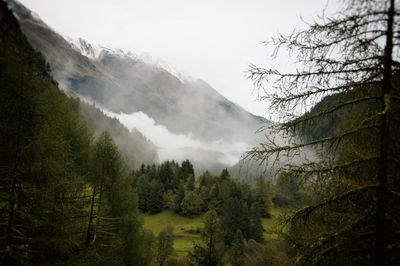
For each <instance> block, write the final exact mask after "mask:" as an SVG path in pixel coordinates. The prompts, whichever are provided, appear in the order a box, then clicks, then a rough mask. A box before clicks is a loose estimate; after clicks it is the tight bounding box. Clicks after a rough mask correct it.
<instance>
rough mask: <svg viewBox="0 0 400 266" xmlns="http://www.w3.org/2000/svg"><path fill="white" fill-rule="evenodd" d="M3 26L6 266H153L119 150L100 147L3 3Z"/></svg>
mask: <svg viewBox="0 0 400 266" xmlns="http://www.w3.org/2000/svg"><path fill="white" fill-rule="evenodd" d="M0 22H1V23H0V25H1V26H0V35H1V38H0V69H1V71H0V175H1V179H0V187H1V189H0V210H1V216H0V235H1V236H0V251H1V252H0V259H1V261H2V264H4V265H87V264H89V265H93V264H107V265H120V264H122V265H148V264H149V263H150V260H151V258H150V259H149V257H150V256H151V254H149V253H148V252H147V250H146V249H144V248H143V247H142V245H144V244H146V245H147V244H151V242H152V239H151V237H150V236H149V234H146V233H145V232H142V230H141V228H140V226H141V223H140V220H139V216H138V211H137V197H136V194H135V193H134V191H133V189H132V186H131V181H130V180H129V179H128V175H127V171H126V166H125V164H124V162H123V160H122V158H121V156H120V154H119V151H118V149H117V147H116V146H115V144H114V142H113V140H112V139H111V137H110V136H109V134H107V133H104V134H102V135H101V136H100V137H99V139H98V140H97V142H96V144H95V145H92V143H91V142H92V136H91V134H90V133H89V130H88V129H87V128H86V126H84V125H83V124H82V123H81V122H80V119H79V114H78V113H77V112H75V111H74V107H73V102H74V101H71V100H70V99H68V98H67V97H66V96H65V95H64V94H63V93H62V92H61V91H59V90H58V88H57V84H56V82H55V81H54V80H53V79H52V78H51V76H50V74H49V67H48V65H47V64H46V63H45V61H44V59H43V57H42V56H41V55H40V54H39V53H37V52H35V51H34V50H33V49H32V48H31V46H30V45H29V44H28V43H27V41H26V39H25V37H24V36H23V34H22V33H21V32H20V30H19V26H18V23H17V21H16V20H15V18H14V17H13V15H12V14H11V12H10V11H9V10H8V9H7V7H6V5H5V4H4V2H3V1H1V2H0ZM106 246H107V247H106ZM97 255H99V256H97Z"/></svg>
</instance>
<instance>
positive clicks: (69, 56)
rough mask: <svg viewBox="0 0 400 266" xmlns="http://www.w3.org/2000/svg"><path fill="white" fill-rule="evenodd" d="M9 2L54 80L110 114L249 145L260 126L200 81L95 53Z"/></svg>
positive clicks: (115, 54)
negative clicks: (139, 114)
mask: <svg viewBox="0 0 400 266" xmlns="http://www.w3.org/2000/svg"><path fill="white" fill-rule="evenodd" d="M7 2H8V3H9V5H10V7H11V8H12V10H13V11H14V12H15V14H16V15H17V17H18V18H19V20H20V23H21V27H22V30H23V31H24V33H25V34H26V36H27V37H28V39H29V41H30V42H31V44H32V45H33V46H34V47H35V48H36V49H38V50H39V51H41V52H42V53H43V54H44V55H45V57H46V59H47V60H48V62H49V63H50V66H51V68H52V71H53V73H54V76H55V79H56V80H58V81H59V82H60V83H61V84H62V85H64V86H65V87H68V88H71V89H72V90H73V91H75V92H77V93H78V94H80V95H83V96H86V97H89V98H91V99H93V100H94V101H96V102H97V103H99V104H101V105H102V106H104V107H106V108H107V109H109V110H111V111H113V112H117V113H118V112H123V113H127V114H130V113H134V112H138V111H142V112H144V113H146V114H147V115H149V116H150V117H152V118H153V119H154V120H155V121H156V122H157V123H158V124H162V125H165V126H166V127H167V128H168V129H169V130H170V131H171V132H174V133H176V134H189V133H191V134H193V136H194V137H195V138H198V139H203V140H218V139H221V138H223V139H225V140H229V141H246V142H252V140H253V137H254V132H255V131H256V130H257V129H258V128H259V127H260V121H262V120H263V119H262V118H260V117H256V116H254V115H252V114H250V113H248V112H246V111H245V110H244V109H242V108H241V107H239V106H238V105H236V104H234V103H232V102H230V101H229V100H227V99H226V98H224V97H223V96H222V95H220V94H219V93H218V92H216V91H215V90H214V89H213V88H212V87H211V86H210V85H208V84H207V83H206V82H204V81H201V80H194V79H182V78H181V77H177V76H174V75H173V74H171V73H170V72H173V71H171V69H165V68H163V67H160V66H159V65H157V64H150V63H149V62H145V61H146V60H144V59H143V58H139V57H137V56H135V55H134V54H132V53H125V52H123V51H121V50H118V49H109V48H104V47H103V48H102V49H100V50H99V49H97V50H96V49H94V46H93V45H91V44H89V43H88V42H86V41H84V40H78V41H71V40H69V41H70V42H71V43H69V42H68V41H67V40H65V39H64V38H63V37H62V36H60V35H59V34H57V33H56V32H54V31H53V30H52V29H50V28H49V27H48V26H47V25H46V24H45V23H44V22H43V21H41V20H40V19H38V18H35V17H34V16H32V14H31V12H30V11H29V10H28V9H26V8H25V7H24V6H22V5H21V4H19V3H17V2H15V1H13V0H8V1H7ZM168 70H169V71H170V72H169V71H168Z"/></svg>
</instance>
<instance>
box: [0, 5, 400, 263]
mask: <svg viewBox="0 0 400 266" xmlns="http://www.w3.org/2000/svg"><path fill="white" fill-rule="evenodd" d="M343 6H344V9H343V10H342V11H341V13H340V14H338V16H337V17H334V18H325V17H321V19H320V20H317V21H316V22H315V23H311V24H309V25H308V28H307V29H305V30H298V31H294V32H293V33H291V34H290V35H287V36H285V35H280V36H279V37H278V38H276V39H273V41H272V43H273V45H274V47H276V49H277V50H279V49H281V50H285V51H288V52H290V53H291V55H292V56H295V57H296V58H297V60H298V61H299V62H301V63H303V68H302V69H298V70H297V72H294V73H285V72H281V71H280V70H279V69H274V68H271V69H270V68H262V67H258V66H251V67H250V69H249V71H248V76H249V79H251V80H252V81H254V84H255V86H256V89H258V90H259V91H260V93H262V92H264V93H266V95H264V96H262V94H260V95H261V96H260V98H261V99H268V100H269V101H270V102H271V111H274V112H276V113H278V114H280V115H279V117H280V118H281V120H280V121H279V122H276V123H271V124H270V126H269V127H268V130H269V131H268V134H270V136H273V135H275V136H284V137H285V138H282V139H286V140H287V141H285V142H284V143H282V141H280V140H278V139H275V138H268V137H267V136H266V137H267V138H266V140H265V141H263V142H262V143H260V144H259V145H258V146H256V147H254V148H252V149H250V150H249V151H248V152H247V153H246V154H245V155H244V162H246V160H252V161H254V162H256V165H258V166H259V167H268V166H270V165H271V164H272V165H273V169H274V170H271V171H270V172H268V176H267V175H266V174H265V175H264V174H263V172H260V171H256V173H257V177H256V178H254V175H253V177H252V178H251V180H250V179H249V180H247V181H248V182H246V178H245V177H238V176H236V175H235V176H234V175H232V174H231V173H230V172H231V171H230V169H229V168H226V169H224V170H222V171H221V172H219V173H215V172H211V171H205V172H202V173H195V165H194V163H193V162H192V161H191V160H189V159H187V160H182V161H175V160H166V161H162V162H159V161H158V157H157V147H156V146H155V145H154V144H152V143H151V142H150V141H149V140H147V139H146V138H145V136H143V135H142V134H141V133H140V132H139V131H138V130H131V131H129V130H128V129H126V128H124V127H123V126H122V125H121V123H120V122H119V121H118V120H117V119H115V118H114V119H112V118H109V117H107V116H106V114H104V113H103V112H102V111H101V110H99V109H96V107H95V106H94V105H90V104H88V103H86V102H85V101H81V100H80V99H79V97H73V96H71V95H70V94H68V93H67V94H68V95H67V94H66V93H65V91H63V90H61V89H60V86H59V83H58V81H56V80H55V79H54V77H53V75H52V71H51V69H52V68H51V66H50V65H49V64H48V63H47V62H46V59H45V56H44V55H43V54H42V53H41V52H39V51H38V50H36V49H34V48H33V47H32V46H31V44H30V42H29V41H28V39H27V37H26V36H25V35H24V33H23V31H22V30H21V27H20V23H19V20H18V19H17V18H16V16H15V14H14V13H13V12H12V11H10V9H9V8H8V5H7V3H6V2H4V1H0V35H1V36H0V213H1V215H0V260H1V264H2V265H209V266H211V265H398V264H399V262H400V255H399V254H400V208H399V206H400V205H399V204H400V152H399V151H400V141H399V136H400V125H399V124H400V107H399V106H400V104H399V101H400V87H399V86H400V79H399V78H398V75H399V71H400V61H398V60H400V58H399V52H400V49H399V48H400V42H399V40H400V8H399V7H400V3H398V1H395V0H374V1H364V0H351V1H350V0H349V1H343ZM268 86H270V87H271V88H273V89H272V90H266V89H265V88H266V87H268ZM299 108H300V109H301V108H303V109H302V110H303V112H302V113H301V114H300V115H297V116H296V115H295V114H294V113H295V112H296V111H297V110H298V109H299ZM235 130H240V129H235ZM302 154H308V155H309V154H312V159H310V158H308V159H302V158H303V157H302ZM252 167H254V165H253V166H252ZM251 169H252V168H250V170H251ZM271 169H272V168H271ZM271 173H273V176H274V177H273V178H270V177H269V175H270V174H271ZM239 180H240V181H239ZM160 217H164V218H160ZM165 217H166V218H165ZM157 219H161V220H157ZM187 224H195V225H194V226H188V225H187ZM188 236H190V238H188Z"/></svg>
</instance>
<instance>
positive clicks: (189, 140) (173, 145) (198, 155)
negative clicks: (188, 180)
mask: <svg viewBox="0 0 400 266" xmlns="http://www.w3.org/2000/svg"><path fill="white" fill-rule="evenodd" d="M105 113H106V114H107V115H108V116H111V117H115V118H117V119H118V120H119V121H120V122H121V123H122V124H124V125H125V126H126V127H127V128H128V129H130V130H131V129H132V128H136V129H137V130H138V131H140V132H141V133H142V134H143V135H144V136H146V137H147V138H148V139H149V140H150V141H152V142H153V143H154V144H155V145H156V146H157V147H158V149H159V150H158V151H159V154H158V155H159V158H160V160H161V161H164V160H172V159H173V160H177V161H180V160H184V159H191V160H199V161H203V160H204V152H205V151H209V152H210V156H212V155H215V154H218V156H216V160H218V162H219V163H222V164H226V165H233V164H235V163H237V162H238V161H239V159H240V156H241V155H242V153H243V152H245V151H246V150H247V149H248V148H249V144H247V143H244V142H229V141H226V140H224V139H219V140H216V141H201V140H198V139H195V138H194V137H193V135H192V134H191V133H189V134H187V135H185V134H174V133H172V132H171V131H169V130H168V128H167V127H165V126H163V125H158V124H156V122H155V121H154V119H153V118H151V117H149V116H148V115H147V114H145V113H143V112H135V113H132V114H125V113H114V112H111V111H107V110H105ZM212 157H215V156H212Z"/></svg>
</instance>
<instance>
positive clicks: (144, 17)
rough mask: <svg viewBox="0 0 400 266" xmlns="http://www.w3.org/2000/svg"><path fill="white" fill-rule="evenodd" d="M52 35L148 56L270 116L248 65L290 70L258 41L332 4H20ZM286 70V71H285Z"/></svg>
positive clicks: (87, 0)
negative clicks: (53, 32)
mask: <svg viewBox="0 0 400 266" xmlns="http://www.w3.org/2000/svg"><path fill="white" fill-rule="evenodd" d="M20 1H21V2H22V3H23V4H25V5H26V6H27V7H28V8H30V9H31V10H33V11H34V12H36V13H37V14H38V15H39V16H40V17H41V18H42V20H43V21H44V22H46V23H47V24H48V25H49V26H50V27H52V28H53V29H54V30H56V31H57V32H59V33H61V34H63V35H68V36H70V37H73V38H78V37H82V38H84V39H86V40H88V41H89V42H91V43H93V44H100V45H104V46H109V47H113V48H122V49H124V50H127V51H132V52H135V53H137V54H141V53H145V52H148V53H150V54H151V55H152V56H153V57H160V58H162V59H164V60H165V61H166V62H168V63H169V64H170V65H172V66H173V67H175V68H176V69H177V70H178V71H180V72H182V73H184V74H186V75H190V76H192V77H194V78H201V79H203V80H205V81H206V82H208V83H209V84H210V85H211V86H213V87H214V88H215V89H216V90H218V91H219V92H220V93H221V94H222V95H224V96H225V97H227V98H228V99H230V100H232V101H233V102H235V103H238V104H239V105H241V106H242V107H244V108H245V109H246V110H248V111H250V112H252V113H254V114H257V115H262V116H266V117H268V112H267V110H266V104H265V103H260V102H257V101H255V94H252V91H253V85H252V82H251V81H249V80H247V79H246V77H245V71H246V70H247V69H248V66H249V64H251V63H253V64H256V65H258V66H264V67H269V66H272V64H275V65H276V64H278V65H279V66H280V67H288V63H287V62H286V60H285V59H281V60H278V61H277V60H275V62H273V61H272V60H271V58H270V54H271V49H270V48H268V47H265V46H263V45H262V44H261V42H262V41H265V40H269V39H270V38H271V37H274V36H276V35H277V34H278V33H279V32H281V33H290V32H291V31H292V30H293V29H294V28H301V27H304V23H303V22H301V19H300V16H302V17H303V18H305V19H306V20H307V21H311V20H312V18H316V17H317V16H318V15H320V14H321V12H322V10H323V9H324V8H325V7H328V9H329V10H333V9H334V8H335V5H336V4H335V2H336V1H334V0H331V1H330V2H328V1H327V0H197V1H194V0H140V1H139V0H112V1H110V0H40V1H38V0H20ZM289 67H290V66H289Z"/></svg>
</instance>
